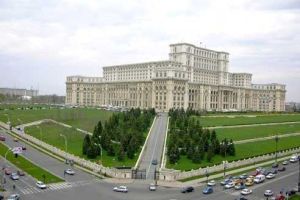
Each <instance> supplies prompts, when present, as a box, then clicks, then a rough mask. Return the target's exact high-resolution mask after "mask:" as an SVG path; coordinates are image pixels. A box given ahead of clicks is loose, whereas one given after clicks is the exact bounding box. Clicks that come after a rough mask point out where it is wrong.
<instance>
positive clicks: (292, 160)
mask: <svg viewBox="0 0 300 200" xmlns="http://www.w3.org/2000/svg"><path fill="white" fill-rule="evenodd" d="M297 161H298V156H292V157H291V158H290V162H291V163H295V162H297Z"/></svg>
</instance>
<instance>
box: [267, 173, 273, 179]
mask: <svg viewBox="0 0 300 200" xmlns="http://www.w3.org/2000/svg"><path fill="white" fill-rule="evenodd" d="M266 178H267V179H271V178H275V174H273V173H269V174H268V175H267V176H266Z"/></svg>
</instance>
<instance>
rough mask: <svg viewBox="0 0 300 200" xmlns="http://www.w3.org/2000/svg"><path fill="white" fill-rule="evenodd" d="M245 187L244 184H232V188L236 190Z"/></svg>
mask: <svg viewBox="0 0 300 200" xmlns="http://www.w3.org/2000/svg"><path fill="white" fill-rule="evenodd" d="M245 188H246V186H245V185H244V184H237V185H236V186H234V189H236V190H242V189H245Z"/></svg>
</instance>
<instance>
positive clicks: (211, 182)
mask: <svg viewBox="0 0 300 200" xmlns="http://www.w3.org/2000/svg"><path fill="white" fill-rule="evenodd" d="M207 185H208V186H215V185H216V181H214V180H210V181H209V182H208V183H207Z"/></svg>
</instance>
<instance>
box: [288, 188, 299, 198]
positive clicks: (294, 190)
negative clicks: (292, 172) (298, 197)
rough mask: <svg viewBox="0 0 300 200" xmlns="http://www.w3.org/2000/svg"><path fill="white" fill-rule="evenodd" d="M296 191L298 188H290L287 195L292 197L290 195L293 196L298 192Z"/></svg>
mask: <svg viewBox="0 0 300 200" xmlns="http://www.w3.org/2000/svg"><path fill="white" fill-rule="evenodd" d="M296 192H297V190H296V189H292V190H288V191H287V192H286V194H287V195H289V197H290V196H293V195H295V194H296Z"/></svg>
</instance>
